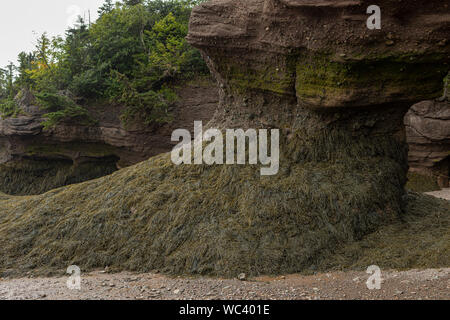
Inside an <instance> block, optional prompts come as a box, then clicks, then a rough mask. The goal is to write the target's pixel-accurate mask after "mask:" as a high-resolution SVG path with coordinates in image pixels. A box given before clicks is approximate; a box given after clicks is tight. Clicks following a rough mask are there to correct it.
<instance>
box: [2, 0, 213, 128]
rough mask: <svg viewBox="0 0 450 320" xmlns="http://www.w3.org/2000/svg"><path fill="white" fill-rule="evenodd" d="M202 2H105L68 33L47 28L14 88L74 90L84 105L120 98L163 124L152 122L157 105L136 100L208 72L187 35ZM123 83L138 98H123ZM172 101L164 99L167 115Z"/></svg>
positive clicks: (22, 60)
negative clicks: (90, 20)
mask: <svg viewBox="0 0 450 320" xmlns="http://www.w3.org/2000/svg"><path fill="white" fill-rule="evenodd" d="M198 2H200V1H198V0H172V1H162V0H154V1H151V0H150V1H140V0H133V1H130V0H125V1H122V2H116V3H114V2H113V1H110V0H107V1H105V3H104V5H103V6H102V7H100V9H99V13H100V18H99V19H98V20H97V21H96V22H95V23H93V24H90V25H87V24H86V23H85V21H84V20H83V19H82V18H81V17H80V18H79V20H78V22H77V23H76V24H75V25H74V26H73V27H71V28H69V29H68V30H67V31H66V34H65V37H64V38H62V37H55V38H49V37H48V36H47V35H46V34H45V33H44V34H43V35H41V36H40V37H39V38H38V40H37V43H36V47H35V50H34V51H33V52H32V53H25V52H24V53H21V55H19V58H18V60H19V68H18V77H17V79H16V81H15V87H16V88H17V89H18V90H17V91H19V90H20V89H21V88H29V89H31V90H32V91H33V92H34V93H36V94H42V93H44V94H45V93H51V94H60V93H61V92H71V97H72V98H73V97H75V101H74V102H75V103H77V104H78V105H81V106H82V105H87V104H90V103H91V102H92V101H97V102H98V101H102V102H109V103H115V102H116V101H120V102H121V103H122V104H124V105H125V106H127V107H128V108H132V109H133V110H134V111H136V110H137V109H141V112H140V113H139V117H137V119H145V120H146V121H145V122H147V123H149V122H151V121H152V120H158V121H159V120H160V119H152V114H154V113H153V112H151V110H152V109H153V106H152V105H145V104H144V105H142V104H141V103H139V104H138V105H136V101H141V102H142V101H147V102H148V103H151V102H152V101H155V99H146V98H145V97H148V96H152V97H160V96H161V92H162V91H161V90H164V92H166V93H167V92H168V91H167V90H170V89H168V88H169V87H170V86H171V85H172V84H174V83H175V82H178V81H183V80H186V79H190V78H192V76H193V75H195V74H208V69H207V67H206V65H205V63H204V61H203V60H202V59H201V56H200V54H199V52H198V51H197V50H196V49H194V48H192V47H191V46H190V45H188V44H187V42H186V40H185V39H184V38H185V37H186V35H187V30H188V28H187V26H188V22H189V17H190V13H191V9H192V7H193V5H195V4H197V3H198ZM118 74H120V76H119V77H118V76H117V75H118ZM121 81H126V84H127V86H128V85H130V86H131V88H132V90H133V92H135V95H134V96H135V97H136V96H140V97H139V99H130V100H126V99H124V97H127V95H125V94H124V92H123V91H122V89H123V88H124V83H123V82H122V83H120V82H121ZM4 87H5V88H6V86H4ZM17 91H16V92H15V93H17ZM163 96H167V94H164V95H163ZM169 96H172V95H171V94H169ZM118 97H121V99H118ZM169 100H171V99H169ZM169 100H167V101H165V100H163V101H165V107H164V109H165V111H164V112H166V111H167V110H168V109H169V107H170V105H169V104H170V102H169ZM155 107H158V108H159V107H161V106H160V105H159V104H158V106H156V105H155ZM127 111H129V110H125V113H127ZM60 112H62V111H60ZM128 113H129V112H128ZM164 118H165V119H168V118H167V117H164Z"/></svg>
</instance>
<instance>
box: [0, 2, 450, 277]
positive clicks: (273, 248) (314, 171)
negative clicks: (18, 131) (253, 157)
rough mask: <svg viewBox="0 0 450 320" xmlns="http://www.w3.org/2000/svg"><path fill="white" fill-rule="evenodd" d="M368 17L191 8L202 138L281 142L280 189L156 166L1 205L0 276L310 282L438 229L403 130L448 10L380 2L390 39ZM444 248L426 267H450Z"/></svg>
mask: <svg viewBox="0 0 450 320" xmlns="http://www.w3.org/2000/svg"><path fill="white" fill-rule="evenodd" d="M371 4H372V3H371V1H365V0H364V1H363V0H361V1H324V0H316V1H313V0H289V1H288V0H235V1H231V0H212V1H209V2H206V3H204V4H202V5H200V6H199V7H197V8H196V9H194V10H193V14H192V19H191V24H190V32H189V35H188V40H189V42H190V43H192V44H193V45H194V46H196V47H198V48H200V49H201V50H202V51H203V54H204V57H205V59H206V60H207V62H208V64H209V66H210V69H211V71H212V73H213V74H214V76H215V78H216V79H217V81H218V83H219V86H220V92H219V95H220V104H219V109H218V111H217V113H216V114H215V116H214V118H213V120H212V121H211V124H210V126H215V127H218V128H222V129H224V128H235V127H239V128H244V129H245V128H255V129H261V128H278V129H280V170H279V172H278V174H277V175H274V176H267V177H262V176H261V174H260V167H259V166H254V165H247V166H244V165H211V166H209V165H206V164H204V165H180V166H176V165H174V164H173V163H172V161H171V159H170V154H163V155H159V156H157V157H154V158H151V159H150V160H148V161H144V162H142V163H139V164H137V165H135V166H132V167H129V168H125V169H123V170H119V171H118V172H116V173H114V174H112V175H110V176H107V177H103V178H101V179H97V180H94V181H88V182H85V183H82V184H78V185H73V186H69V187H65V188H61V189H58V190H55V191H52V192H49V193H47V194H45V195H40V196H34V197H27V199H21V198H7V199H6V200H0V212H2V214H0V256H1V257H2V259H0V271H1V270H4V271H5V272H6V271H11V270H12V271H13V272H15V273H24V272H26V271H29V270H33V269H36V268H38V269H39V270H41V272H49V271H57V270H62V269H64V270H65V268H67V265H71V264H74V265H78V266H80V267H81V268H82V270H91V269H93V268H101V267H103V268H104V267H105V266H110V267H114V270H123V269H127V270H136V271H150V270H155V269H157V270H159V271H162V272H166V273H172V274H209V275H220V276H229V277H236V276H237V275H238V274H241V273H245V274H246V275H247V276H253V275H258V274H283V273H295V272H299V271H304V270H310V271H315V270H317V267H318V266H321V267H323V266H325V265H326V264H327V256H329V254H330V252H336V250H338V249H339V248H342V247H344V246H345V244H346V243H349V242H353V241H357V240H359V239H361V238H362V237H364V236H365V235H367V234H368V233H370V232H373V231H375V230H377V229H378V228H379V227H380V226H381V225H383V224H386V223H390V222H392V221H399V220H400V219H399V217H402V218H403V215H407V214H410V215H415V216H422V215H429V214H435V215H436V217H438V216H439V217H442V216H445V215H444V214H443V212H445V211H448V209H447V208H448V204H446V203H441V202H437V200H436V201H433V200H426V201H423V198H421V197H420V196H416V197H417V198H418V200H417V202H414V201H411V202H409V203H408V201H407V200H408V199H411V197H408V196H406V194H405V190H404V185H405V182H406V173H407V171H408V164H407V145H406V141H405V140H406V139H405V127H404V125H403V118H404V115H405V113H406V112H407V110H408V109H409V107H410V106H411V105H413V104H414V103H417V102H419V101H423V100H429V99H434V98H437V97H439V96H440V95H441V94H442V79H443V78H444V76H445V75H446V74H447V72H448V69H449V65H448V63H449V62H450V44H449V43H447V42H446V41H447V39H448V35H449V34H450V32H449V31H450V24H449V22H450V19H449V18H450V16H449V10H450V9H449V8H448V6H446V4H445V3H444V2H443V1H441V0H429V1H427V2H426V3H424V2H422V1H392V0H390V1H387V0H384V1H379V2H378V4H379V5H380V7H381V9H382V19H383V20H382V26H383V27H382V29H381V30H369V29H368V28H367V26H366V21H365V19H366V18H367V15H366V14H365V12H366V9H367V7H368V6H369V5H371ZM408 208H409V209H408ZM425 212H426V213H425ZM11 221H14V223H10V222H11ZM403 221H404V220H403ZM30 225H32V226H36V227H35V229H33V232H30ZM442 228H446V226H445V225H444V224H442ZM446 236H447V234H445V235H444V236H443V238H442V240H441V241H439V244H440V245H441V247H438V249H436V248H437V247H434V246H433V248H432V249H433V250H432V251H433V253H429V252H428V253H427V254H426V255H425V256H427V257H428V256H430V255H433V257H434V258H436V257H437V259H439V258H442V257H447V256H448V255H445V252H446V251H445V250H448V245H447V244H448V241H446V239H445V237H446ZM11 237H12V238H14V239H17V240H16V241H9V240H8V239H10V238H11ZM55 239H58V240H59V241H55ZM389 245H390V244H386V246H385V247H386V248H387V247H389ZM439 248H441V249H439ZM430 250H431V249H430ZM404 251H407V250H404ZM357 254H358V252H352V255H357ZM388 254H389V255H390V254H391V252H389V253H388ZM394 255H395V254H394ZM369 260H370V262H368V263H369V264H372V263H374V261H372V260H371V259H369ZM390 260H392V259H390ZM411 260H414V259H409V260H408V261H409V262H408V265H410V263H411V262H410V261H411ZM444 263H445V262H444ZM381 267H384V266H383V265H382V266H381Z"/></svg>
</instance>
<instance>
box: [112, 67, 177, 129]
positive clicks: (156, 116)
mask: <svg viewBox="0 0 450 320" xmlns="http://www.w3.org/2000/svg"><path fill="white" fill-rule="evenodd" d="M113 77H115V78H114V79H115V82H116V83H115V90H114V92H115V98H116V99H117V101H118V102H120V103H122V104H124V105H126V106H127V108H126V109H125V111H124V112H123V114H122V121H123V122H124V123H125V124H126V125H129V124H130V123H132V122H135V121H142V122H143V123H145V124H147V125H150V124H152V123H154V122H157V123H166V122H169V121H171V115H170V113H169V109H170V107H171V106H172V105H173V103H174V102H175V101H176V100H177V96H176V94H175V92H174V91H173V90H171V89H169V88H167V87H163V88H161V89H159V90H158V91H153V90H148V91H146V92H142V93H140V92H139V91H138V90H136V88H135V87H134V86H133V83H131V82H130V80H129V79H128V78H127V77H126V76H125V75H123V74H121V73H119V72H117V71H116V72H114V75H113Z"/></svg>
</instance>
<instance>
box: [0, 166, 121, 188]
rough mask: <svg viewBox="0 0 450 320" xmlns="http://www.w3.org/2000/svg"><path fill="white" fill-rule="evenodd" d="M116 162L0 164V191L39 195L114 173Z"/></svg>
mask: <svg viewBox="0 0 450 320" xmlns="http://www.w3.org/2000/svg"><path fill="white" fill-rule="evenodd" d="M116 161H117V159H115V158H113V157H111V158H105V159H102V160H101V161H95V162H86V163H80V164H77V165H74V164H73V162H72V161H67V160H21V161H17V162H16V161H14V162H9V163H5V164H1V165H0V192H4V193H6V194H10V195H35V194H42V193H45V192H47V191H50V190H52V189H56V188H59V187H62V186H66V185H69V184H74V183H80V182H84V181H87V180H91V179H96V178H100V177H103V176H105V175H108V174H111V173H113V172H114V171H116V170H117V167H116V164H115V162H116Z"/></svg>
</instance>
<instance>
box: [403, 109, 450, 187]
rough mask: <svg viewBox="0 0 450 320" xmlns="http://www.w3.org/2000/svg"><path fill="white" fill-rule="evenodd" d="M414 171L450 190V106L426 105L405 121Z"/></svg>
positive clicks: (413, 110) (408, 115)
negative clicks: (433, 179) (431, 178)
mask: <svg viewBox="0 0 450 320" xmlns="http://www.w3.org/2000/svg"><path fill="white" fill-rule="evenodd" d="M405 125H406V133H407V137H408V144H409V164H410V167H411V171H413V172H417V173H420V174H424V175H427V176H431V177H434V178H435V179H436V181H437V183H438V185H439V186H440V187H441V188H448V187H449V176H450V102H447V101H434V100H428V101H422V102H420V103H417V104H415V105H414V106H413V107H412V108H411V110H409V112H408V113H407V115H406V117H405Z"/></svg>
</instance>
